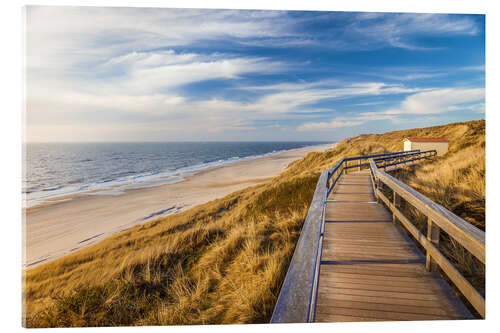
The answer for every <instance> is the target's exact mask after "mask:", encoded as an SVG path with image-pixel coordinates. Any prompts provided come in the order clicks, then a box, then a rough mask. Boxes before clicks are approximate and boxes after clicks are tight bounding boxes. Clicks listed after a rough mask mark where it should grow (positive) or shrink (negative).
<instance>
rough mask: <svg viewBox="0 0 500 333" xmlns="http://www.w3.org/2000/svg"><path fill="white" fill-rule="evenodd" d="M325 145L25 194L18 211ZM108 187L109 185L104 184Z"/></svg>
mask: <svg viewBox="0 0 500 333" xmlns="http://www.w3.org/2000/svg"><path fill="white" fill-rule="evenodd" d="M324 145H329V143H320V144H317V145H310V146H305V147H300V148H292V149H286V150H279V151H273V152H268V153H264V154H259V155H250V156H244V157H241V158H234V157H232V158H228V159H225V160H220V161H212V162H207V163H202V164H196V165H191V166H185V167H182V168H179V169H176V170H171V171H162V172H157V173H154V174H147V173H145V174H137V175H134V176H133V177H132V178H131V179H129V180H128V181H127V180H125V179H121V178H117V179H109V180H107V181H98V182H95V183H89V184H80V185H78V186H79V187H80V189H76V190H66V191H63V192H62V193H61V192H54V193H49V194H46V195H44V196H40V197H36V198H31V199H28V193H23V194H22V198H23V200H22V201H23V202H22V209H23V210H29V209H32V208H37V207H41V206H47V205H51V204H54V203H58V202H60V201H67V200H71V199H72V198H74V197H76V196H79V195H115V196H119V195H122V194H124V193H125V191H127V190H132V189H141V188H149V187H155V186H161V185H168V184H175V183H179V182H182V181H185V180H186V178H189V177H191V176H193V175H196V174H199V173H200V172H203V171H205V170H210V169H213V168H218V167H223V166H227V165H232V164H235V163H240V162H244V161H251V160H255V159H259V158H264V157H269V156H273V155H280V154H283V153H287V152H292V151H294V150H300V149H307V148H309V147H316V146H324ZM137 178H139V179H140V181H139V182H135V181H134V180H135V179H137ZM108 183H109V184H108ZM66 187H67V186H59V187H58V188H57V190H59V189H65V188H66ZM43 192H44V190H41V191H39V192H38V193H43Z"/></svg>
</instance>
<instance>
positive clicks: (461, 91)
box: [385, 88, 484, 115]
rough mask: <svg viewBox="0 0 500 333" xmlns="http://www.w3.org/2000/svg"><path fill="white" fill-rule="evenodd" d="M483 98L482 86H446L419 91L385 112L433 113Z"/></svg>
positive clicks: (458, 107)
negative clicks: (395, 107)
mask: <svg viewBox="0 0 500 333" xmlns="http://www.w3.org/2000/svg"><path fill="white" fill-rule="evenodd" d="M483 100H484V88H470V89H467V88H446V89H435V90H431V91H424V92H420V93H417V94H414V95H411V96H408V97H406V99H405V100H404V101H403V102H401V105H400V107H399V108H397V109H390V110H387V111H385V112H386V113H387V114H394V115H397V114H434V113H444V112H448V111H454V110H459V109H460V108H461V107H463V106H464V104H467V103H471V102H479V101H483Z"/></svg>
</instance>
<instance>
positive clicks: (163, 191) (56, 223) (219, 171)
mask: <svg viewBox="0 0 500 333" xmlns="http://www.w3.org/2000/svg"><path fill="white" fill-rule="evenodd" d="M333 146H334V144H328V145H319V146H312V147H305V148H301V149H296V150H292V151H288V152H285V153H281V154H276V155H271V156H266V157H261V158H256V159H253V160H247V161H240V162H236V163H233V164H228V165H224V166H218V167H213V168H209V169H206V170H202V171H199V172H197V173H195V174H194V175H192V176H190V177H187V178H186V179H184V180H183V181H181V182H178V183H174V184H167V185H159V186H154V187H149V188H139V189H130V190H125V191H124V193H122V194H119V195H102V194H100V195H89V194H88V193H80V194H74V195H69V196H65V197H59V198H58V199H57V200H53V199H52V200H46V201H45V202H43V203H42V204H41V205H39V206H36V207H31V208H28V209H25V210H24V221H25V223H24V228H23V232H24V237H23V248H24V249H25V250H24V253H23V267H25V268H31V267H35V266H37V265H39V264H41V263H45V262H48V261H51V260H54V259H56V258H59V257H62V256H64V255H67V254H69V253H71V252H74V251H77V250H79V249H82V248H84V247H87V246H89V245H91V244H94V243H96V242H99V241H101V240H103V239H104V238H106V237H109V236H110V235H113V234H115V233H117V232H120V231H122V230H125V229H128V228H130V227H132V226H134V225H137V224H141V223H145V222H147V221H150V220H152V219H155V218H158V217H162V216H166V215H169V214H173V213H177V212H180V211H182V210H186V209H188V208H192V207H194V206H196V205H199V204H202V203H205V202H208V201H211V200H214V199H218V198H222V197H224V196H226V195H228V194H230V193H232V192H235V191H238V190H241V189H243V188H245V187H248V186H252V185H256V184H260V183H264V182H266V181H269V180H270V179H271V178H272V177H275V176H277V175H278V174H280V173H281V172H282V171H283V170H284V169H285V168H286V166H287V165H288V164H289V163H290V162H292V161H294V160H297V159H299V158H302V157H303V156H305V155H306V154H307V153H309V152H311V151H324V150H327V149H329V148H332V147H333Z"/></svg>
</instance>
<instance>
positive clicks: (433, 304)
mask: <svg viewBox="0 0 500 333" xmlns="http://www.w3.org/2000/svg"><path fill="white" fill-rule="evenodd" d="M324 297H325V298H327V299H333V300H346V301H357V302H370V303H382V304H393V305H415V306H425V307H427V308H441V306H442V305H443V304H442V302H440V301H439V300H419V299H407V298H393V297H377V296H365V295H347V294H339V293H331V294H325V296H324ZM444 305H446V304H444ZM441 309H442V308H441ZM452 315H453V314H452Z"/></svg>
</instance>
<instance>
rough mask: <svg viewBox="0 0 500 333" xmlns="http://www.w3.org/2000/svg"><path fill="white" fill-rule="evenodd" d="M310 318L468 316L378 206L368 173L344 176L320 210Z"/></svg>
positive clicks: (436, 318) (369, 318)
mask: <svg viewBox="0 0 500 333" xmlns="http://www.w3.org/2000/svg"><path fill="white" fill-rule="evenodd" d="M317 292H318V295H317V301H316V308H315V313H314V320H315V321H317V322H336V321H381V320H443V319H465V318H472V316H471V314H470V313H469V311H468V310H467V309H466V308H465V306H464V305H463V303H462V302H461V301H460V300H459V299H458V298H457V296H456V295H455V294H454V293H453V292H452V291H451V289H450V288H449V286H448V285H447V284H446V283H445V282H444V281H443V280H442V279H441V278H440V277H439V275H438V274H437V273H433V272H428V271H427V270H426V269H425V255H423V254H422V253H421V252H420V251H419V250H418V249H417V248H416V247H415V245H414V243H413V241H412V240H411V239H409V238H408V236H407V235H406V234H405V233H404V232H403V231H402V230H401V229H400V227H399V226H396V225H395V224H393V216H392V214H390V213H389V212H388V211H387V210H386V208H385V207H384V206H383V205H382V204H380V203H377V201H376V198H375V195H374V193H373V187H372V180H371V177H370V172H369V170H363V171H359V172H353V173H349V174H346V175H343V176H342V178H341V179H340V180H339V182H338V183H337V185H336V186H335V188H334V189H333V191H332V193H331V194H330V196H329V197H328V198H327V203H326V208H325V228H324V240H323V246H322V249H321V262H320V273H319V282H318V290H317Z"/></svg>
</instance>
